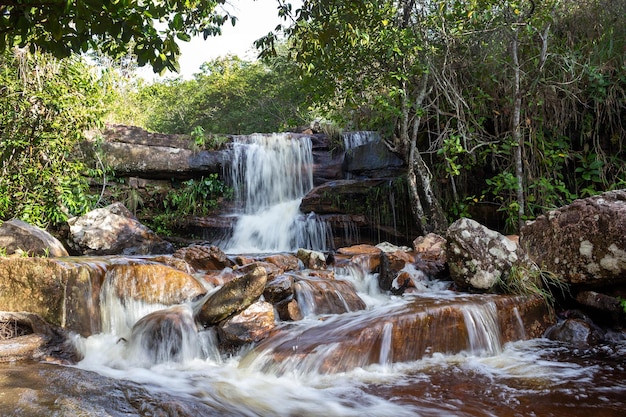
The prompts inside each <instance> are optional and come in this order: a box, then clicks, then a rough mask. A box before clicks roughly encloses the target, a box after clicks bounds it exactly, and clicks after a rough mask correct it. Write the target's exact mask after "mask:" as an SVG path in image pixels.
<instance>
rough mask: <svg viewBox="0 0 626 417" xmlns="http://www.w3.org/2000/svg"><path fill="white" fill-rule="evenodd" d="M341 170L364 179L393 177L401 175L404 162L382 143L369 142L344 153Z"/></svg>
mask: <svg viewBox="0 0 626 417" xmlns="http://www.w3.org/2000/svg"><path fill="white" fill-rule="evenodd" d="M342 168H343V170H344V171H345V172H349V173H351V174H354V175H359V176H366V177H371V178H373V177H376V178H385V177H395V176H399V175H402V173H403V172H402V171H403V169H404V161H403V160H402V158H400V157H399V156H398V155H396V154H395V153H393V152H391V151H390V150H389V149H388V148H387V146H386V145H385V144H384V142H382V141H371V142H369V143H366V144H364V145H361V146H357V147H355V148H352V149H349V150H347V151H346V155H345V158H344V162H343V166H342Z"/></svg>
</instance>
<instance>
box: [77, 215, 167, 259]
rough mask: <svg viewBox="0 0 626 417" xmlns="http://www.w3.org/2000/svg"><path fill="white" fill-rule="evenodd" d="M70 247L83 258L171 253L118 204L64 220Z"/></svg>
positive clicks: (162, 242)
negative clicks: (67, 225) (68, 227)
mask: <svg viewBox="0 0 626 417" xmlns="http://www.w3.org/2000/svg"><path fill="white" fill-rule="evenodd" d="M68 224H69V225H70V235H71V236H70V242H69V244H70V246H71V247H72V248H73V249H75V250H76V251H78V252H79V253H80V254H83V255H147V254H164V253H172V252H174V248H173V246H172V244H171V243H169V242H167V241H165V240H163V239H161V238H160V237H159V236H157V235H156V234H155V233H154V232H153V231H152V230H150V229H148V228H147V227H146V226H144V225H142V224H141V223H139V222H138V221H137V220H136V219H135V218H134V217H133V215H132V213H130V211H129V210H128V209H126V207H124V205H123V204H121V203H114V204H111V205H109V206H107V207H104V208H100V209H95V210H92V211H90V212H89V213H87V214H85V215H84V216H81V217H77V218H73V219H70V220H68Z"/></svg>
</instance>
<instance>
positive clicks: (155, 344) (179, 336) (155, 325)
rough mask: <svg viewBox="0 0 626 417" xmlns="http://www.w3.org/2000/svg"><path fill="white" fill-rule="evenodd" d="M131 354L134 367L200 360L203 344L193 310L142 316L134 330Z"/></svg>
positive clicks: (177, 309) (176, 308) (176, 309)
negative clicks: (137, 365)
mask: <svg viewBox="0 0 626 417" xmlns="http://www.w3.org/2000/svg"><path fill="white" fill-rule="evenodd" d="M128 352H129V353H128V356H129V358H130V359H131V360H132V362H133V363H135V364H139V365H143V366H150V365H154V364H158V363H167V362H179V363H180V362H186V361H189V360H191V359H194V358H196V357H198V355H199V353H200V343H199V340H198V331H197V329H196V323H195V321H194V319H193V314H192V311H191V308H190V307H189V306H186V305H185V306H181V305H177V306H173V307H170V308H168V309H165V310H159V311H155V312H152V313H150V314H147V315H145V316H143V317H142V318H141V319H139V321H137V323H135V325H134V326H133V329H132V332H131V335H130V338H129V340H128Z"/></svg>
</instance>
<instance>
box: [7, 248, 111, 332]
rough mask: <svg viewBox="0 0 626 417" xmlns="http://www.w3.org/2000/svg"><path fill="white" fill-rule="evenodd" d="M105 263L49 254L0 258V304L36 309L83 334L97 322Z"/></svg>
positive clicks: (9, 308)
mask: <svg viewBox="0 0 626 417" xmlns="http://www.w3.org/2000/svg"><path fill="white" fill-rule="evenodd" d="M105 268H106V266H105V265H104V264H101V263H98V262H94V261H91V262H85V263H79V262H71V261H70V260H64V261H60V260H58V259H48V258H0V306H2V309H3V310H5V311H22V312H29V313H35V314H37V315H39V316H41V318H43V319H44V320H45V321H46V322H48V323H51V324H54V325H56V326H59V327H62V328H64V329H67V330H71V331H75V332H77V333H79V334H81V335H83V336H88V335H90V334H92V333H97V332H99V331H100V330H101V328H100V326H101V323H100V301H99V295H100V288H101V286H102V282H103V281H104V275H105Z"/></svg>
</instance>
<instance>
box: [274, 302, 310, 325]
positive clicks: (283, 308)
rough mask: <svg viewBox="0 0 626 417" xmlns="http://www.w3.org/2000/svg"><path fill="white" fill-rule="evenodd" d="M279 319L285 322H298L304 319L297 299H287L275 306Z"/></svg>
mask: <svg viewBox="0 0 626 417" xmlns="http://www.w3.org/2000/svg"><path fill="white" fill-rule="evenodd" d="M275 307H276V311H277V312H278V317H279V318H280V319H281V320H283V321H298V320H302V319H303V317H304V316H303V315H302V311H301V310H300V306H299V305H298V302H297V301H296V300H295V299H293V298H292V299H286V300H283V301H280V302H279V303H277V304H275Z"/></svg>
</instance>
